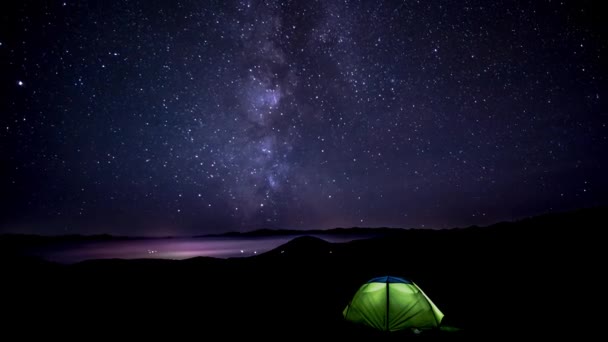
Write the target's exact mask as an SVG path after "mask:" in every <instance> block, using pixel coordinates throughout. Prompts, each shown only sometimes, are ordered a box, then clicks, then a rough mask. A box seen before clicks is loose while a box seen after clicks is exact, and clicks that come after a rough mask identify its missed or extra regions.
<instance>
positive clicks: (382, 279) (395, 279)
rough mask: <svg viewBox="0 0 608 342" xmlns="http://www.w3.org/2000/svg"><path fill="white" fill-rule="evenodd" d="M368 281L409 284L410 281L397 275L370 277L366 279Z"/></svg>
mask: <svg viewBox="0 0 608 342" xmlns="http://www.w3.org/2000/svg"><path fill="white" fill-rule="evenodd" d="M368 283H403V284H411V283H412V282H411V281H409V280H406V279H403V278H399V277H391V276H384V277H376V278H373V279H371V280H370V281H368Z"/></svg>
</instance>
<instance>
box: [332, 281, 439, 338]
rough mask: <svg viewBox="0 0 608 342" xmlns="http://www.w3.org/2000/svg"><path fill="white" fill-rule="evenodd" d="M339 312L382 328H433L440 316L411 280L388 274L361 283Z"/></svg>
mask: <svg viewBox="0 0 608 342" xmlns="http://www.w3.org/2000/svg"><path fill="white" fill-rule="evenodd" d="M342 314H343V315H344V318H345V319H346V320H349V321H352V322H356V323H362V324H365V325H368V326H370V327H373V328H376V329H378V330H383V331H399V330H403V329H408V328H419V329H426V328H435V327H438V326H439V325H440V324H441V320H442V319H443V313H442V312H441V311H440V310H439V309H438V308H437V306H435V304H434V303H433V302H432V301H431V300H430V299H429V298H428V297H427V296H426V294H425V293H424V292H422V290H421V289H420V288H419V287H418V286H417V285H416V284H415V283H414V282H412V281H409V280H405V279H403V278H398V277H390V276H387V277H378V278H374V279H372V280H370V281H369V282H367V283H366V284H363V286H361V288H359V290H358V291H357V293H355V295H354V297H353V299H352V300H351V302H350V303H349V304H348V305H347V306H346V308H345V309H344V311H343V312H342Z"/></svg>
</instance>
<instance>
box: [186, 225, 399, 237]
mask: <svg viewBox="0 0 608 342" xmlns="http://www.w3.org/2000/svg"><path fill="white" fill-rule="evenodd" d="M404 230H406V229H403V228H387V227H379V228H361V227H352V228H331V229H312V230H297V229H258V230H253V231H249V232H227V233H221V234H208V235H196V236H194V237H269V236H300V235H334V236H367V237H370V236H380V235H391V234H399V233H402V232H403V231H404Z"/></svg>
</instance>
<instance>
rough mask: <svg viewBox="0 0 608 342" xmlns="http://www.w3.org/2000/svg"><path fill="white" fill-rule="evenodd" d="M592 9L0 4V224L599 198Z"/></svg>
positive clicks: (454, 219)
mask: <svg viewBox="0 0 608 342" xmlns="http://www.w3.org/2000/svg"><path fill="white" fill-rule="evenodd" d="M599 3H600V2H599V1H595V2H594V1H580V0H579V1H556V0H553V1H548V0H538V1H510V0H497V1H491V2H489V1H477V0H450V1H440V0H437V1H413V0H408V1H403V0H400V1H342V0H324V1H289V0H285V1H274V0H267V1H260V0H247V1H245V0H243V1H198V0H192V1H188V0H175V1H144V0H139V1H138V0H129V1H126V0H124V1H115V0H109V1H78V2H76V1H51V0H47V1H33V0H24V1H4V2H2V4H1V5H0V22H1V24H0V75H1V77H0V94H1V96H0V232H14V233H39V234H73V233H81V234H94V233H111V234H120V235H188V234H204V233H217V232H223V231H246V230H251V229H257V228H292V229H311V228H331V227H351V226H362V227H376V226H391V227H418V228H422V227H425V228H442V227H453V226H468V225H473V224H477V225H484V224H490V223H494V222H497V221H500V220H512V219H517V218H521V217H526V216H530V215H535V214H540V213H546V212H554V211H564V210H571V209H575V208H582V207H590V206H597V205H606V204H608V200H607V196H606V195H607V194H608V181H607V180H606V175H607V174H608V158H606V156H607V154H606V151H608V113H607V101H606V96H607V95H608V94H607V92H606V90H607V82H606V81H607V80H606V78H607V76H608V70H607V64H608V63H606V62H605V58H606V53H607V51H608V50H607V47H608V42H607V35H606V27H605V24H604V23H603V20H604V19H603V18H601V15H600V14H601V13H602V12H601V10H600V8H599Z"/></svg>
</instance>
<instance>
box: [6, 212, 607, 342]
mask: <svg viewBox="0 0 608 342" xmlns="http://www.w3.org/2000/svg"><path fill="white" fill-rule="evenodd" d="M605 209H606V208H596V209H588V210H580V211H576V212H571V213H565V214H557V215H545V216H541V217H535V218H530V219H525V220H521V221H518V222H514V223H501V224H497V225H493V226H490V227H484V228H479V227H470V228H462V229H451V230H404V231H403V232H401V233H399V234H393V235H390V236H379V237H375V238H371V239H365V240H355V241H351V242H348V243H329V242H326V241H324V240H322V239H319V238H316V237H310V236H305V237H298V238H296V239H293V240H291V241H290V242H288V243H286V244H285V245H283V246H280V247H278V248H276V249H274V250H271V251H269V252H267V253H264V254H260V255H257V256H253V257H248V258H232V259H214V258H193V259H188V260H182V261H174V260H152V259H149V260H147V259H142V260H93V261H87V262H82V263H77V264H73V265H60V264H54V263H49V262H45V261H44V260H40V259H36V258H26V257H20V256H17V255H9V254H4V256H3V258H2V259H1V260H0V269H1V270H2V274H3V279H4V280H3V282H2V292H1V293H2V295H3V297H4V298H5V300H4V301H3V310H4V312H5V313H8V315H5V316H6V317H8V318H6V319H5V320H4V321H3V323H4V326H5V327H18V326H19V325H20V324H26V325H27V326H36V327H45V326H46V327H50V329H51V330H52V329H57V328H58V327H65V325H66V324H69V326H70V327H77V328H78V329H89V331H97V330H99V329H101V330H103V331H106V332H112V333H115V332H118V331H122V330H124V329H126V330H127V331H131V332H140V333H145V332H160V331H162V332H165V333H172V334H173V333H175V334H177V333H184V334H194V335H196V336H202V337H201V338H203V337H205V338H211V336H217V335H214V334H220V335H219V336H222V337H223V338H257V337H264V338H282V339H296V338H301V337H304V336H310V337H317V338H340V339H349V338H350V339H361V338H373V339H379V340H387V339H403V338H404V336H402V335H403V334H406V333H403V334H390V335H386V334H381V333H377V332H374V331H370V330H368V329H365V328H362V327H359V326H353V325H351V324H348V323H346V322H344V320H343V319H342V316H341V312H342V309H343V308H344V307H345V306H346V304H347V303H348V301H349V300H350V299H351V298H352V295H353V294H354V293H355V292H356V290H357V289H358V288H359V286H361V285H362V284H363V283H364V282H366V281H367V280H369V279H371V278H373V277H376V276H382V275H388V274H390V275H395V276H401V277H405V278H408V279H411V280H413V281H415V282H416V283H417V284H419V285H420V287H421V288H423V289H424V291H425V293H426V294H427V295H428V296H429V297H430V298H432V299H433V301H434V302H435V304H436V305H437V306H438V307H439V308H440V309H441V310H442V311H443V313H444V314H445V315H446V316H445V319H444V323H445V324H447V325H450V326H455V327H458V328H460V329H461V330H460V331H459V332H456V333H444V332H431V333H428V334H427V335H424V336H419V338H423V339H424V338H428V339H466V340H471V339H475V338H480V339H488V338H490V339H498V338H503V337H505V336H509V335H512V336H515V337H521V336H525V337H526V338H527V337H531V336H536V335H538V336H539V337H548V336H554V335H559V336H563V335H565V334H566V333H567V332H574V333H576V334H584V333H585V332H586V331H589V329H590V328H589V327H593V326H601V324H600V323H599V322H596V321H597V320H598V319H599V316H593V315H591V314H583V313H590V312H593V310H592V309H593V307H594V306H596V305H597V298H599V296H598V294H599V291H597V290H598V287H599V284H601V282H600V281H599V275H600V274H601V270H602V269H603V268H602V267H601V262H600V260H603V258H602V257H601V254H603V253H601V252H600V251H601V250H602V249H601V248H600V246H601V242H602V241H603V240H602V239H600V237H601V234H602V231H603V229H605V227H606V226H607V223H608V222H607V221H608V220H607V219H606V213H607V212H606V210H605ZM58 308H61V310H62V312H64V313H63V314H61V315H58V314H56V310H57V309H58ZM101 327H103V328H101ZM581 327H584V328H581ZM40 329H42V328H40ZM28 331H30V330H25V331H24V333H27V332H28ZM45 331H46V330H45ZM30 332H31V331H30ZM22 336H23V335H22ZM173 337H174V338H176V337H175V336H173ZM579 337H580V336H579Z"/></svg>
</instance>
